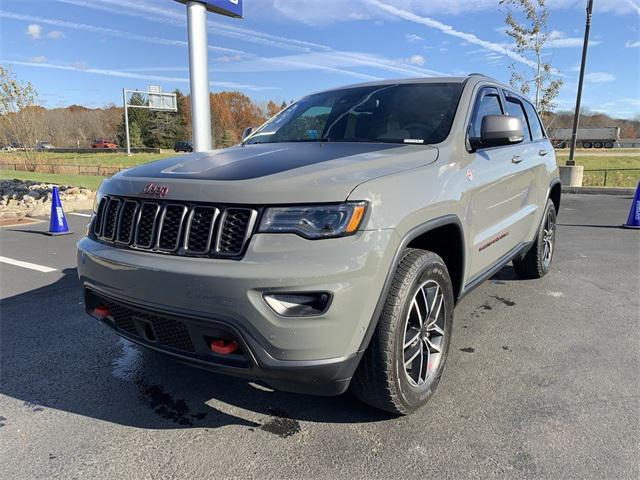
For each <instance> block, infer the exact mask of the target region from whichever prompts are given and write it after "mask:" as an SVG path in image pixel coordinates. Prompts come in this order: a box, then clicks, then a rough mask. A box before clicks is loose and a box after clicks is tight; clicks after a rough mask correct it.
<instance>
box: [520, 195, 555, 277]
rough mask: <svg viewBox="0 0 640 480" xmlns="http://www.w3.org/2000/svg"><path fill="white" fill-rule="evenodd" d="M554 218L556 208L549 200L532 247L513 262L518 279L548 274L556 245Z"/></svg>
mask: <svg viewBox="0 0 640 480" xmlns="http://www.w3.org/2000/svg"><path fill="white" fill-rule="evenodd" d="M556 218H557V216H556V207H555V205H554V204H553V202H552V201H551V200H550V199H549V200H547V205H546V207H545V209H544V215H543V216H542V222H540V227H539V228H538V234H537V235H536V239H535V241H534V243H533V245H532V246H531V248H530V249H529V251H528V252H527V253H526V255H525V256H524V257H522V258H521V259H514V260H513V268H515V270H516V273H517V274H518V276H519V277H520V278H542V277H544V276H545V275H546V274H547V273H549V268H550V267H551V260H552V259H553V254H554V252H555V245H556Z"/></svg>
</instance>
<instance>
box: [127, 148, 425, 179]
mask: <svg viewBox="0 0 640 480" xmlns="http://www.w3.org/2000/svg"><path fill="white" fill-rule="evenodd" d="M395 148H416V147H410V146H409V147H408V146H407V145H404V144H382V143H272V144H257V145H247V146H244V147H241V146H237V147H231V148H227V149H224V150H219V151H214V152H206V153H193V154H188V155H184V156H180V157H172V158H167V159H164V160H159V161H157V162H153V163H149V164H147V165H141V166H139V167H136V168H132V169H131V170H127V171H125V172H123V175H124V176H126V177H161V178H167V179H168V178H192V179H200V180H248V179H251V178H258V177H264V176H267V175H274V174H276V173H281V172H284V171H287V170H292V169H294V168H301V167H306V166H308V165H313V164H316V163H321V162H327V161H329V160H335V159H338V158H343V157H351V156H353V155H359V154H362V153H371V152H378V151H379V152H382V151H386V150H390V149H395Z"/></svg>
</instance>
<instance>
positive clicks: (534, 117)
mask: <svg viewBox="0 0 640 480" xmlns="http://www.w3.org/2000/svg"><path fill="white" fill-rule="evenodd" d="M524 110H525V111H526V112H527V118H528V119H529V128H530V129H531V138H532V139H533V140H541V139H543V138H544V130H543V129H542V122H541V121H540V117H539V116H538V113H537V112H536V109H535V108H534V107H533V105H531V104H530V103H529V102H524Z"/></svg>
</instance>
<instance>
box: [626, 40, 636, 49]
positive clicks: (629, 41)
mask: <svg viewBox="0 0 640 480" xmlns="http://www.w3.org/2000/svg"><path fill="white" fill-rule="evenodd" d="M624 46H625V47H627V48H640V40H636V41H635V42H632V41H631V40H628V41H627V43H625V44H624Z"/></svg>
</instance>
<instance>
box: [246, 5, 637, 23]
mask: <svg viewBox="0 0 640 480" xmlns="http://www.w3.org/2000/svg"><path fill="white" fill-rule="evenodd" d="M637 2H638V0H598V1H597V2H595V6H594V9H595V11H596V12H610V13H615V14H618V15H627V14H633V13H636V12H637V13H640V6H638V3H637ZM252 3H254V4H259V7H254V8H259V9H260V13H261V14H264V13H265V12H270V13H271V12H273V11H275V12H277V14H278V15H280V16H284V17H286V18H288V19H291V20H295V21H297V22H301V23H305V24H308V25H324V24H329V23H334V22H342V21H349V20H351V19H350V18H349V15H350V13H351V12H354V11H358V12H362V11H366V12H367V16H369V17H371V18H372V19H376V18H382V19H385V18H387V16H386V15H384V14H383V13H381V12H378V13H376V12H374V11H371V10H370V9H369V7H368V5H367V0H349V1H347V0H322V1H319V0H260V1H259V2H252ZM386 3H388V4H390V5H393V6H394V7H396V8H400V9H403V10H408V11H412V12H415V13H416V14H419V15H434V16H439V15H465V14H469V13H473V12H481V11H493V12H498V10H497V8H498V0H473V1H465V0H386ZM247 4H248V2H247ZM547 5H548V6H549V8H550V9H551V10H553V11H559V13H558V15H559V16H560V15H572V14H573V13H577V12H580V13H581V14H584V8H585V1H584V0H548V1H547ZM248 8H249V7H248Z"/></svg>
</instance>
